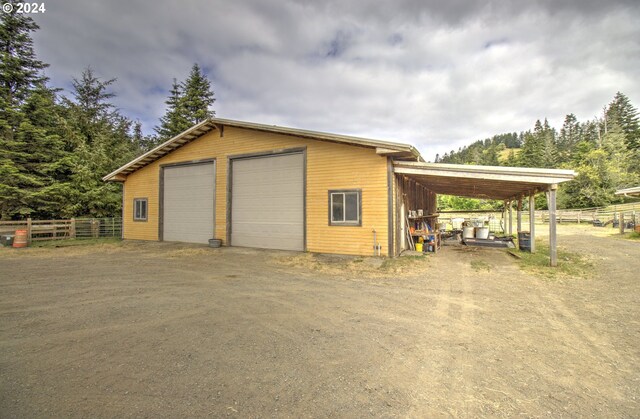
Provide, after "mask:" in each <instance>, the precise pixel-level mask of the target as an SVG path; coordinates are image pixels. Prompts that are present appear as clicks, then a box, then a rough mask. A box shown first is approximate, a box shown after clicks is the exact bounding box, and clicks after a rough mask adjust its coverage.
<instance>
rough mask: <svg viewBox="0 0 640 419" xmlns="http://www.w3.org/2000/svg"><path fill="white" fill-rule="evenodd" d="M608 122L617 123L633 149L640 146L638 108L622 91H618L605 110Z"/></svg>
mask: <svg viewBox="0 0 640 419" xmlns="http://www.w3.org/2000/svg"><path fill="white" fill-rule="evenodd" d="M605 118H606V121H607V124H608V125H610V124H617V125H618V126H619V127H620V129H621V130H622V132H623V135H624V137H625V143H626V144H627V147H628V148H629V149H631V150H636V149H638V148H640V121H639V120H638V110H637V109H636V108H635V107H634V106H633V105H632V104H631V101H630V100H629V98H628V97H627V96H626V95H624V94H623V93H621V92H618V93H616V95H615V97H614V98H613V101H612V102H611V103H610V104H609V106H608V107H607V109H606V112H605Z"/></svg>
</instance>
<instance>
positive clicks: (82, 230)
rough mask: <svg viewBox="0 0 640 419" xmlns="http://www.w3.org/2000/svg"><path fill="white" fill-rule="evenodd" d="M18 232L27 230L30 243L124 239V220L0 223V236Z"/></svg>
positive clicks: (89, 219) (85, 219)
mask: <svg viewBox="0 0 640 419" xmlns="http://www.w3.org/2000/svg"><path fill="white" fill-rule="evenodd" d="M16 230H27V240H28V241H29V242H33V241H42V240H64V239H91V238H99V237H122V218H71V219H68V220H32V219H31V218H27V219H26V220H19V221H0V235H7V234H15V232H16Z"/></svg>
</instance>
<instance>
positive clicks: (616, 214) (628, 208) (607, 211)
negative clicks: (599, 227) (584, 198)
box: [536, 203, 640, 224]
mask: <svg viewBox="0 0 640 419" xmlns="http://www.w3.org/2000/svg"><path fill="white" fill-rule="evenodd" d="M639 215H640V203H630V204H622V205H610V206H608V207H600V208H583V209H561V210H556V219H557V221H558V222H559V223H578V224H580V223H584V222H587V223H594V222H600V223H602V224H606V223H611V222H613V220H620V217H622V219H623V220H625V222H629V221H631V222H634V223H635V222H636V221H637V219H638V216H639ZM536 216H539V217H540V220H541V221H542V222H543V223H548V222H549V211H546V210H537V211H536Z"/></svg>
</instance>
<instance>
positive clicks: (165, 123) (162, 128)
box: [155, 79, 191, 140]
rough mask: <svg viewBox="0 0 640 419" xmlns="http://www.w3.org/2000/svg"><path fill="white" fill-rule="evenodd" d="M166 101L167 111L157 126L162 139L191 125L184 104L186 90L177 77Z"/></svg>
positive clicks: (174, 134) (156, 129) (176, 133)
mask: <svg viewBox="0 0 640 419" xmlns="http://www.w3.org/2000/svg"><path fill="white" fill-rule="evenodd" d="M164 103H165V104H166V105H167V111H166V112H165V114H164V116H163V117H161V118H160V125H159V126H157V127H156V128H155V131H156V133H157V134H158V136H159V138H160V140H167V139H169V138H172V137H174V136H176V135H178V134H180V133H181V132H182V131H184V130H186V129H188V128H189V127H191V122H190V121H189V120H188V119H187V111H186V109H185V106H184V92H183V90H182V86H181V85H180V83H178V81H177V80H176V79H173V84H172V86H171V91H170V92H169V97H168V98H167V100H166V101H165V102H164Z"/></svg>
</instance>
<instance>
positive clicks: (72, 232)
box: [69, 218, 76, 239]
mask: <svg viewBox="0 0 640 419" xmlns="http://www.w3.org/2000/svg"><path fill="white" fill-rule="evenodd" d="M69 238H72V239H75V238H76V219H75V218H72V219H71V224H70V225H69Z"/></svg>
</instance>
